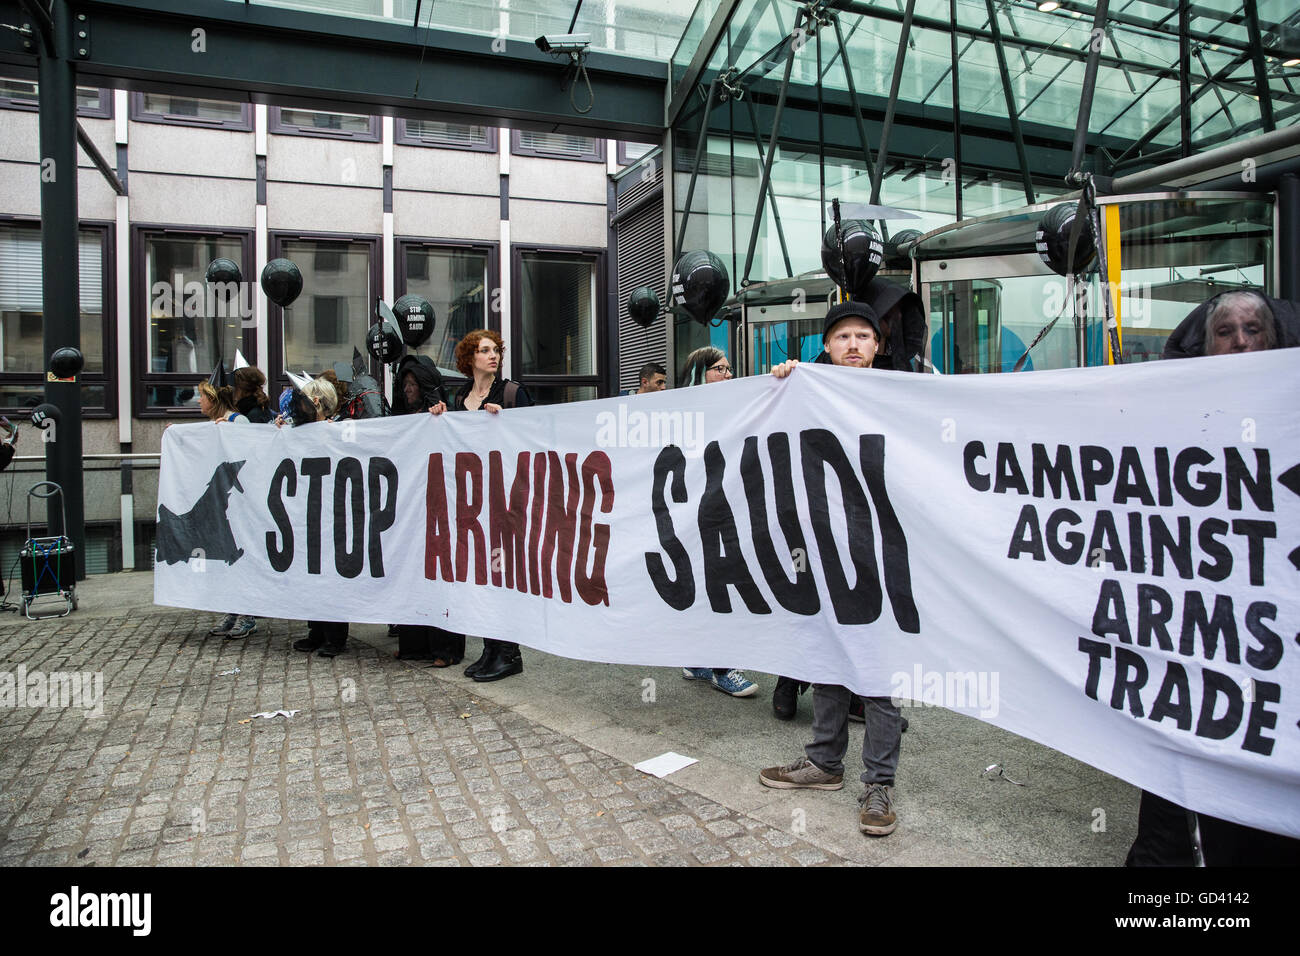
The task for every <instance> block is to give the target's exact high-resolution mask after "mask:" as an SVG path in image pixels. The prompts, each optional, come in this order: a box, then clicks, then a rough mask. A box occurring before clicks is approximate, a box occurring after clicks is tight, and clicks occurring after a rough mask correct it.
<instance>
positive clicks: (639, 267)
mask: <svg viewBox="0 0 1300 956" xmlns="http://www.w3.org/2000/svg"><path fill="white" fill-rule="evenodd" d="M634 175H635V174H634ZM662 184H663V169H662V168H661V167H659V165H658V164H656V165H655V175H654V177H653V178H650V177H646V178H645V179H640V178H638V180H637V182H636V183H635V184H634V185H632V186H630V187H629V188H628V189H627V191H626V192H624V193H623V195H622V196H620V197H619V198H618V207H617V211H618V212H622V211H623V210H624V209H630V208H632V207H633V206H634V205H636V203H637V202H639V201H640V200H641V199H643V198H644V197H645V196H646V195H647V194H649V193H651V192H653V191H654V190H655V189H657V188H659V187H660V186H662ZM614 242H615V250H616V255H617V266H618V388H619V391H620V392H625V391H627V390H628V389H632V390H636V389H637V388H638V387H639V386H640V384H641V383H640V380H639V378H638V377H637V373H638V372H639V371H640V370H641V366H642V365H644V364H645V363H646V362H663V363H664V367H665V368H666V369H667V370H668V380H669V381H670V382H671V381H672V380H673V370H672V368H671V363H670V362H668V361H667V357H668V331H667V328H668V327H667V325H666V321H667V320H666V319H665V318H663V317H660V318H657V319H655V320H654V321H653V322H651V323H650V327H649V328H646V329H643V328H641V326H639V325H637V324H636V323H635V322H633V321H632V319H631V317H630V316H629V315H628V314H627V299H628V296H629V295H631V294H632V290H633V289H639V288H640V287H641V286H643V285H648V286H650V287H651V288H652V289H654V290H655V291H656V292H657V293H658V294H659V301H660V302H661V303H663V304H667V302H668V296H667V289H666V288H665V285H664V283H665V279H666V276H665V273H666V272H667V265H666V263H665V262H664V204H663V197H662V195H661V196H660V197H659V199H658V200H656V201H654V202H651V203H648V204H647V205H646V206H644V207H643V208H642V209H640V210H639V211H638V212H636V213H635V214H633V215H632V216H629V217H628V218H627V219H624V220H622V221H620V222H619V223H618V225H616V226H615V227H614Z"/></svg>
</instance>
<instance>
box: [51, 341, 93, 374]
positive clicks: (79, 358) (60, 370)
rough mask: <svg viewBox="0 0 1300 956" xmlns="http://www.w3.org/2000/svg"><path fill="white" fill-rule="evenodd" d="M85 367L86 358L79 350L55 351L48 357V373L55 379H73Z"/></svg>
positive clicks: (63, 349)
mask: <svg viewBox="0 0 1300 956" xmlns="http://www.w3.org/2000/svg"><path fill="white" fill-rule="evenodd" d="M85 365H86V358H85V356H83V355H82V354H81V350H80V349H74V348H66V347H65V348H61V349H55V350H54V354H53V355H51V356H50V371H51V372H53V373H54V377H55V378H73V377H75V376H76V374H77V373H78V372H80V371H81V370H82V368H84V367H85Z"/></svg>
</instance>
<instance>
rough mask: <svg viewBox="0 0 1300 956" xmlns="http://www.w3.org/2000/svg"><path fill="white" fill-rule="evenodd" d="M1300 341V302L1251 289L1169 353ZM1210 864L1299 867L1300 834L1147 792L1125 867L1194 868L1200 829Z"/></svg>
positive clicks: (1217, 301)
mask: <svg viewBox="0 0 1300 956" xmlns="http://www.w3.org/2000/svg"><path fill="white" fill-rule="evenodd" d="M1297 346H1300V317H1298V314H1297V306H1296V304H1295V303H1293V302H1288V301H1287V300H1285V299H1273V298H1269V297H1267V296H1264V295H1262V294H1260V293H1259V292H1255V291H1252V290H1234V291H1232V292H1224V293H1220V294H1219V295H1216V296H1215V297H1214V298H1212V299H1210V300H1209V301H1207V302H1203V303H1201V304H1200V305H1199V306H1197V307H1196V308H1195V309H1193V310H1192V311H1191V312H1190V313H1189V314H1188V316H1187V317H1186V318H1185V319H1183V321H1182V322H1181V323H1179V325H1178V328H1176V329H1174V331H1173V332H1172V333H1170V335H1169V338H1168V339H1166V340H1165V348H1164V354H1163V356H1162V358H1191V357H1194V356H1198V355H1235V354H1238V353H1241V352H1262V351H1264V350H1266V349H1273V348H1294V347H1297ZM1194 832H1195V834H1196V837H1197V838H1199V841H1200V848H1201V853H1202V859H1203V862H1204V864H1205V865H1206V866H1297V865H1300V840H1296V839H1293V838H1290V837H1284V836H1279V835H1277V834H1274V833H1266V832H1264V831H1263V830H1257V829H1255V828H1253V827H1247V826H1242V825H1241V824H1238V823H1230V822H1229V821H1227V820H1220V819H1218V818H1217V817H1211V816H1207V815H1206V814H1203V813H1200V814H1198V813H1192V812H1191V811H1190V810H1187V809H1186V808H1184V807H1180V806H1178V805H1177V804H1176V803H1173V802H1172V801H1169V800H1166V799H1165V798H1164V797H1159V796H1156V795H1155V794H1154V793H1149V792H1147V791H1145V790H1143V791H1142V801H1141V803H1140V805H1139V807H1138V830H1137V836H1136V838H1135V839H1134V840H1133V845H1132V846H1131V847H1130V848H1129V851H1128V857H1127V858H1126V859H1125V861H1124V863H1125V865H1126V866H1135V867H1136V866H1194V865H1196V858H1195V856H1194V846H1193V833H1194Z"/></svg>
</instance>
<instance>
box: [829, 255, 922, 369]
mask: <svg viewBox="0 0 1300 956" xmlns="http://www.w3.org/2000/svg"><path fill="white" fill-rule="evenodd" d="M866 301H867V305H869V306H871V308H872V309H873V310H874V311H875V313H876V315H878V316H880V317H881V318H882V319H883V318H884V317H885V315H886V314H887V313H888V312H889V310H890V309H892V308H894V306H898V310H899V314H900V316H901V319H902V321H900V322H893V323H891V325H890V329H889V341H888V342H881V343H880V351H878V352H877V353H876V358H875V360H874V361H873V362H872V363H871V367H872V368H883V369H898V370H899V371H902V372H924V371H926V369H925V367H924V363H925V337H926V328H927V325H926V321H925V303H924V302H923V301H922V300H921V297H920V296H919V295H917V294H916V293H915V292H913V291H911V290H910V289H909V288H908V287H907V286H906V285H901V284H899V283H897V282H891V281H890V280H888V279H882V278H879V277H877V278H875V279H872V280H871V284H870V285H868V286H867V295H866ZM913 358H915V360H916V361H915V362H913V361H912V359H913ZM813 361H814V362H816V363H818V364H822V365H829V364H830V361H831V357H830V356H829V355H827V354H826V351H825V350H824V349H823V350H822V351H821V352H819V353H818V354H817V358H815V359H813Z"/></svg>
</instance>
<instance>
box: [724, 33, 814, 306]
mask: <svg viewBox="0 0 1300 956" xmlns="http://www.w3.org/2000/svg"><path fill="white" fill-rule="evenodd" d="M804 13H805V10H804V8H803V7H800V8H799V9H798V10H796V11H795V14H794V26H793V27H791V29H790V35H789V37H788V38H787V50H786V55H785V73H784V75H783V76H782V77H781V91H780V93H778V94H777V99H776V113H775V114H774V116H773V118H772V135H771V138H770V139H768V142H767V156H766V157H764V159H763V176H762V179H761V181H760V182H759V185H758V202H757V203H756V204H755V206H754V223H753V227H752V228H751V229H750V231H749V247H748V249H747V251H746V253H745V270H744V273H743V275H742V276H741V279H740V282H739V285H740V286H741V287H742V288H743V287H744V286H747V285H749V272H750V270H751V269H752V268H753V267H754V250H755V249H756V248H757V247H758V233H759V230H760V229H761V228H762V226H763V205H764V201H765V200H766V199H767V195H766V193H767V187H768V184H769V183H770V182H771V179H772V160H773V159H775V158H776V147H777V143H778V142H780V138H781V114H782V113H783V112H784V111H785V96H786V93H787V92H788V91H789V89H790V73H791V72H792V71H793V70H794V55H795V45H794V38H795V36H797V35H798V33H799V24H800V23H801V22H802V21H803V18H804Z"/></svg>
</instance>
